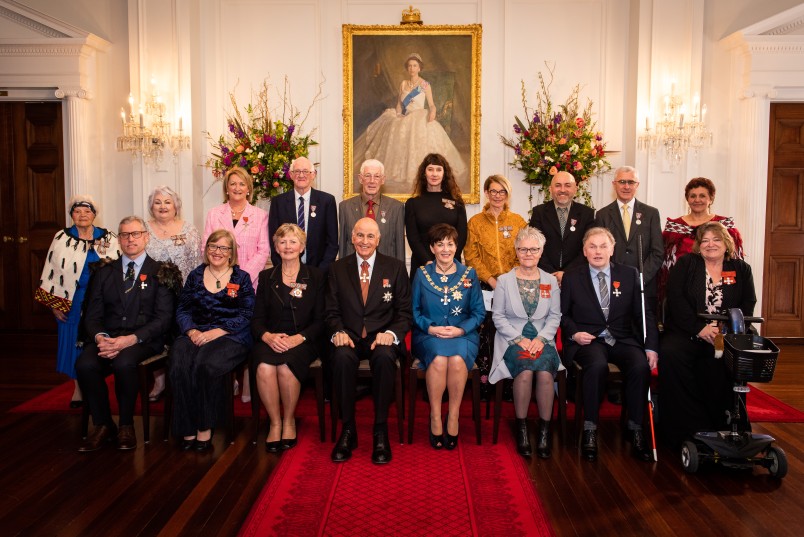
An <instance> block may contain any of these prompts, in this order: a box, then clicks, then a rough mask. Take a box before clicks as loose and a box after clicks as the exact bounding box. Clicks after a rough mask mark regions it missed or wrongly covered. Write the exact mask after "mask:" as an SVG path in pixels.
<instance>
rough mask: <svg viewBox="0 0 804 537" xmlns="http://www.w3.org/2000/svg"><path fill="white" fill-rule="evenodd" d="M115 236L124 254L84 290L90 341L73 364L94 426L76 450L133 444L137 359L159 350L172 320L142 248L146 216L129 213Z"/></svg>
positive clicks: (170, 301)
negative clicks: (115, 410) (110, 385)
mask: <svg viewBox="0 0 804 537" xmlns="http://www.w3.org/2000/svg"><path fill="white" fill-rule="evenodd" d="M117 236H118V238H119V240H120V249H121V250H122V252H123V255H122V256H121V257H120V258H119V259H117V260H115V261H113V262H111V263H109V264H107V265H105V266H103V267H101V268H100V269H98V270H97V272H96V273H95V274H93V276H92V279H91V280H90V284H89V289H88V292H87V301H86V311H85V313H84V319H83V323H84V332H85V333H86V334H87V338H88V339H89V341H88V342H87V343H86V344H85V345H84V350H83V352H82V353H81V355H80V356H79V357H78V360H77V361H76V364H75V369H76V373H77V375H78V384H79V386H81V391H82V393H83V394H84V402H85V404H88V405H89V410H90V412H91V413H92V422H93V423H94V424H95V429H94V430H93V432H92V434H90V435H89V437H87V439H86V440H85V441H84V442H83V443H82V444H81V446H80V447H79V448H78V451H95V450H98V449H100V448H101V447H103V446H104V444H105V443H106V442H108V441H111V440H114V439H115V438H116V439H117V448H118V449H121V450H131V449H134V448H136V447H137V437H136V436H135V434H134V404H135V402H136V400H137V392H138V380H137V364H139V363H140V362H142V361H143V360H145V359H146V358H148V357H150V356H153V355H154V354H158V353H159V352H161V351H162V349H163V348H164V346H165V338H166V336H167V334H168V332H169V330H170V327H171V324H172V322H173V314H174V294H173V293H172V292H171V291H170V289H168V288H167V287H165V286H164V285H160V283H159V281H158V280H157V272H159V268H160V267H161V264H160V263H158V262H157V261H154V260H153V259H151V258H150V257H149V256H148V254H146V253H145V245H146V244H148V232H147V231H146V228H145V222H144V221H143V220H142V219H141V218H140V217H138V216H128V217H126V218H124V219H123V220H122V221H121V222H120V226H119V228H118V234H117ZM110 372H111V373H113V374H114V385H115V393H116V395H117V404H118V406H119V407H120V421H119V425H120V429H119V432H118V428H117V426H115V424H114V421H112V412H111V408H110V406H109V393H108V390H107V388H106V381H105V378H106V376H107V375H108V374H109V373H110Z"/></svg>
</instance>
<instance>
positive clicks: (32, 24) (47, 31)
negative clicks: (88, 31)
mask: <svg viewBox="0 0 804 537" xmlns="http://www.w3.org/2000/svg"><path fill="white" fill-rule="evenodd" d="M0 17H3V18H4V19H8V20H10V21H11V22H13V23H15V24H18V25H20V26H24V27H25V28H28V29H30V30H33V31H34V32H36V33H38V34H39V35H42V36H45V37H74V36H71V35H68V34H65V33H64V32H61V31H59V30H57V29H55V28H51V27H50V26H47V25H45V24H42V23H41V22H38V21H35V20H33V19H30V18H28V17H26V16H25V15H23V14H22V13H19V12H17V11H12V10H10V9H8V8H7V7H5V6H3V5H0Z"/></svg>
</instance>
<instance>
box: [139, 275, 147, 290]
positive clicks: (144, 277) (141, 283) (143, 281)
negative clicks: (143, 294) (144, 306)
mask: <svg viewBox="0 0 804 537" xmlns="http://www.w3.org/2000/svg"><path fill="white" fill-rule="evenodd" d="M147 279H148V275H147V274H140V289H145V288H146V287H148V284H147V283H145V280H147Z"/></svg>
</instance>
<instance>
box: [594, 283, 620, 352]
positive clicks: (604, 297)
mask: <svg viewBox="0 0 804 537" xmlns="http://www.w3.org/2000/svg"><path fill="white" fill-rule="evenodd" d="M597 280H598V288H599V289H600V309H602V310H603V316H604V317H605V318H606V320H607V321H608V320H609V305H610V303H611V297H610V296H609V286H608V285H606V275H605V274H603V273H602V272H598V273H597ZM603 339H604V340H605V341H606V343H608V344H609V345H611V346H614V344H615V343H616V342H617V340H616V339H614V338H613V337H611V334H609V330H608V328H607V329H606V330H604V331H603Z"/></svg>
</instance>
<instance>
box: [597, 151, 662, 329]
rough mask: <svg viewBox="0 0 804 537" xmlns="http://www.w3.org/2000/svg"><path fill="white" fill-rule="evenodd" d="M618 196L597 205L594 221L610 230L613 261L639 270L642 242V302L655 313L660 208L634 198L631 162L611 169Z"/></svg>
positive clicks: (635, 176) (635, 177)
mask: <svg viewBox="0 0 804 537" xmlns="http://www.w3.org/2000/svg"><path fill="white" fill-rule="evenodd" d="M611 184H612V185H613V186H614V192H615V193H616V194H617V199H616V200H614V201H613V202H611V203H610V204H608V205H606V206H605V207H603V208H602V209H600V210H599V211H598V212H597V214H596V215H595V225H596V226H600V227H604V228H606V229H608V230H609V231H611V234H612V235H613V236H614V239H615V240H616V241H617V244H616V245H615V246H614V262H615V263H622V264H624V265H629V266H632V267H634V268H635V269H637V270H639V248H640V244H639V243H640V242H641V243H642V265H643V270H644V272H643V274H642V277H643V281H644V282H645V303H646V305H647V306H648V309H650V310H651V311H652V312H653V313H654V316H655V314H656V311H657V303H656V302H657V296H658V295H657V275H658V273H659V269H660V268H661V267H662V261H663V259H664V239H663V238H662V223H661V220H660V218H659V210H658V209H656V208H655V207H651V206H650V205H646V204H644V203H642V202H641V201H639V200H638V199H636V193H637V190H638V189H639V173H638V172H637V169H636V168H634V167H632V166H622V167H620V168H617V170H616V171H615V172H614V180H613V181H612V182H611Z"/></svg>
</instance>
